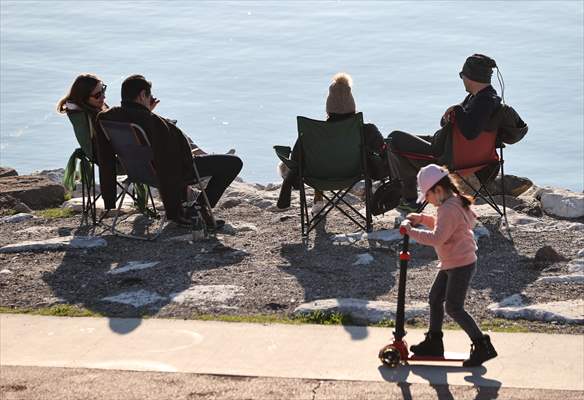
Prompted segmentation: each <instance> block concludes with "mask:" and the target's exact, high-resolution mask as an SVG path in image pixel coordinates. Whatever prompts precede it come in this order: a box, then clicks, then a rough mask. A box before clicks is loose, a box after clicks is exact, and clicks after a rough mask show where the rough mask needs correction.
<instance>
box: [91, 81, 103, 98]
mask: <svg viewBox="0 0 584 400" xmlns="http://www.w3.org/2000/svg"><path fill="white" fill-rule="evenodd" d="M106 89H107V85H105V84H103V85H102V86H101V90H100V91H99V92H97V93H95V94H92V95H90V96H91V97H93V98H94V99H95V100H99V98H101V96H105V90H106Z"/></svg>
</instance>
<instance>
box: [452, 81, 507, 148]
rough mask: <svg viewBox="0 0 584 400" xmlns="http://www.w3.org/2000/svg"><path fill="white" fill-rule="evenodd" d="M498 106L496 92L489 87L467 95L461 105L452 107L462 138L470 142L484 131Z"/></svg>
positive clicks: (499, 102)
mask: <svg viewBox="0 0 584 400" xmlns="http://www.w3.org/2000/svg"><path fill="white" fill-rule="evenodd" d="M500 104H501V98H500V97H499V96H497V91H496V90H495V89H494V88H493V87H492V86H490V85H489V86H487V87H486V88H484V89H483V90H481V91H480V92H478V93H477V94H475V95H472V94H469V95H468V96H466V98H465V99H464V101H463V102H462V104H459V105H456V106H454V112H455V113H456V123H457V124H458V128H459V129H460V132H462V134H463V135H464V137H466V138H467V139H468V140H472V139H474V138H476V137H477V136H478V135H479V133H481V132H482V131H484V130H485V128H486V126H487V123H488V122H489V120H490V119H491V116H492V115H493V113H494V112H495V110H497V108H498V107H499V105H500ZM442 125H444V124H442Z"/></svg>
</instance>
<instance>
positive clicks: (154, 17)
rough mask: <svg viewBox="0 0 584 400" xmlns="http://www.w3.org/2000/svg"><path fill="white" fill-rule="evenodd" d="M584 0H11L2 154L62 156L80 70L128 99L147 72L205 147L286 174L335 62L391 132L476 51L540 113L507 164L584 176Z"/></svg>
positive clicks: (1, 91)
mask: <svg viewBox="0 0 584 400" xmlns="http://www.w3.org/2000/svg"><path fill="white" fill-rule="evenodd" d="M583 4H584V2H582V1H566V2H562V1H551V2H544V1H533V2H527V1H517V2H487V1H485V2H442V1H423V2H393V1H388V2H370V3H367V2H345V1H334V2H324V1H323V2H308V1H297V2H292V1H286V2H270V1H258V2H247V1H233V2H190V1H188V2H187V1H166V2H162V1H160V2H149V1H125V2H124V1H116V2H109V1H34V2H33V1H7V0H0V5H1V32H0V96H1V97H0V121H1V123H0V134H1V137H0V140H1V141H0V164H1V165H7V166H12V167H15V168H16V169H17V170H18V171H19V172H20V173H27V172H31V171H33V170H40V169H48V168H59V167H64V166H65V163H66V161H67V158H68V156H69V155H70V154H71V152H72V150H73V149H74V148H75V147H77V144H76V142H75V138H74V135H73V131H72V128H71V126H70V124H69V122H68V120H67V118H66V117H63V116H60V115H57V114H56V113H55V111H54V107H55V103H56V101H57V100H58V99H59V97H60V96H62V95H63V94H64V93H65V91H66V90H67V89H68V87H69V85H70V84H71V82H72V81H73V79H74V78H75V76H76V75H77V74H79V73H82V72H93V73H95V74H97V75H99V76H100V77H101V78H102V79H103V80H104V81H105V82H106V83H107V84H108V93H107V100H106V101H107V102H108V103H109V104H110V105H116V104H118V103H119V100H120V94H119V87H120V83H121V81H122V80H123V78H124V77H126V76H128V75H130V74H134V73H141V74H144V75H145V76H146V77H147V78H148V79H150V80H152V82H153V85H154V86H153V92H154V95H155V96H156V97H158V98H159V99H160V100H161V103H160V104H159V106H158V108H157V112H158V113H159V114H161V115H164V116H167V117H170V118H173V119H177V120H178V121H179V126H180V127H181V128H182V129H183V130H184V131H185V132H186V133H188V134H189V135H190V136H191V137H192V138H193V139H194V140H195V142H196V143H197V144H199V145H200V146H202V147H203V148H204V149H207V150H208V151H213V152H222V151H226V150H227V149H229V148H231V147H235V148H236V149H237V152H238V153H239V155H240V156H241V157H242V158H243V160H244V170H243V173H242V174H243V178H244V179H245V180H248V181H253V182H270V181H276V180H277V179H278V178H277V175H276V168H275V165H276V157H275V155H274V154H273V150H272V145H274V144H290V143H293V141H294V139H295V137H296V119H295V117H296V116H297V115H304V116H308V117H313V118H323V117H324V103H325V99H326V95H327V89H328V84H329V82H330V78H331V77H332V75H333V74H334V73H335V72H338V71H346V72H348V73H350V74H351V75H352V76H353V79H354V88H353V92H354V96H355V99H356V102H357V107H358V109H359V110H361V111H363V112H364V115H365V119H366V120H368V121H370V122H374V123H375V124H377V125H378V127H379V128H380V129H381V131H382V132H383V133H384V134H387V133H389V132H391V131H392V130H395V129H401V130H406V131H410V132H415V133H433V132H434V131H435V130H436V129H437V127H438V121H439V118H440V116H441V115H442V113H443V111H444V110H445V109H446V108H447V107H448V106H449V105H451V104H454V103H458V102H460V101H461V100H462V99H463V98H464V96H465V92H464V89H463V87H462V82H461V81H460V79H459V78H458V71H459V70H460V68H461V66H462V63H463V62H464V60H465V58H466V57H467V56H468V55H470V54H472V53H475V52H480V53H485V54H488V55H490V56H492V57H493V58H495V59H496V60H497V63H498V64H499V65H500V66H501V72H502V73H503V77H504V79H505V83H506V91H505V99H506V100H507V103H508V104H511V105H513V106H514V107H515V108H516V109H517V110H518V111H519V113H520V114H521V116H522V117H523V119H524V120H525V121H526V122H527V123H528V124H529V126H530V131H529V134H528V135H527V137H526V138H525V139H524V140H523V141H522V142H520V143H518V144H516V145H513V146H510V147H509V148H508V150H507V153H506V159H507V162H506V170H507V171H508V172H509V173H512V174H516V175H523V176H528V177H530V178H531V179H533V180H534V181H536V182H537V183H538V184H541V185H556V186H562V187H567V188H570V189H573V190H578V191H582V190H583V188H584V114H583V113H584V111H583V110H584V53H583V51H584V39H583V38H584V27H583V25H584V22H583V21H584V5H583ZM495 87H496V88H497V89H498V90H499V88H498V86H497V85H495Z"/></svg>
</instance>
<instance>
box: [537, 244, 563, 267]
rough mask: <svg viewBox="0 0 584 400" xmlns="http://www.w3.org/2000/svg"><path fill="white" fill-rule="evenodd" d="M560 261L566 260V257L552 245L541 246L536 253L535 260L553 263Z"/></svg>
mask: <svg viewBox="0 0 584 400" xmlns="http://www.w3.org/2000/svg"><path fill="white" fill-rule="evenodd" d="M559 261H566V258H565V257H564V256H562V255H561V254H558V252H557V251H556V250H555V249H554V248H553V247H551V246H543V247H540V248H539V249H538V250H537V252H536V253H535V262H537V263H544V264H552V263H555V262H559Z"/></svg>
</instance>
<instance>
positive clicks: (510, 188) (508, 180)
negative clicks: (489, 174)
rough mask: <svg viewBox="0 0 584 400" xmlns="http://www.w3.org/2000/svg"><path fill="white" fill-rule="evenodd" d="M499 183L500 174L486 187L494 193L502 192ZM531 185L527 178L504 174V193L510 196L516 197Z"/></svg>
mask: <svg viewBox="0 0 584 400" xmlns="http://www.w3.org/2000/svg"><path fill="white" fill-rule="evenodd" d="M501 183H502V179H501V175H498V176H497V177H496V178H495V179H494V180H493V182H491V183H490V184H489V185H487V189H488V190H489V192H491V193H492V194H494V195H497V194H503V186H502V185H501ZM532 186H533V182H532V181H531V180H529V179H527V178H523V177H520V176H515V175H505V193H507V194H508V195H510V196H513V197H517V196H519V195H521V194H523V193H525V192H526V191H527V190H528V189H529V188H531V187H532Z"/></svg>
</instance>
